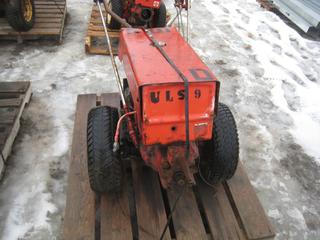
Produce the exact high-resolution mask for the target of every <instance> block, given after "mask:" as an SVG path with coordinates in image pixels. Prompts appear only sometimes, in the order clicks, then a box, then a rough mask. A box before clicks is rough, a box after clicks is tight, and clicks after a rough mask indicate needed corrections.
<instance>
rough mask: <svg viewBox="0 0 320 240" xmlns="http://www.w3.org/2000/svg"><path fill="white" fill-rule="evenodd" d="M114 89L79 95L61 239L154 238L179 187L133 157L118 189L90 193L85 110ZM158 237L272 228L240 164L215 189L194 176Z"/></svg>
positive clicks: (112, 98) (111, 98) (251, 234)
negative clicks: (166, 184)
mask: <svg viewBox="0 0 320 240" xmlns="http://www.w3.org/2000/svg"><path fill="white" fill-rule="evenodd" d="M119 102H120V100H119V96H118V94H116V93H113V94H103V95H102V96H101V97H99V98H97V96H96V95H95V94H86V95H79V96H78V101H77V110H76V115H75V125H74V133H73V143H72V151H71V161H70V168H69V177H68V189H67V204H66V210H65V217H64V227H63V239H65V240H67V239H68V240H72V239H101V240H103V239H116V240H118V239H125V240H127V239H159V237H160V235H161V231H162V229H163V227H164V226H165V224H166V218H167V215H168V213H169V209H170V207H172V203H173V201H174V200H175V199H176V197H177V194H178V192H179V191H180V189H175V190H168V191H165V190H163V189H162V188H161V187H160V183H159V180H158V176H157V174H156V173H155V172H154V171H153V170H152V169H150V168H149V167H145V166H143V164H142V162H141V160H138V159H133V160H132V161H131V167H129V168H127V171H126V177H125V184H124V188H123V191H122V192H121V193H119V194H117V195H111V194H105V195H102V196H98V195H95V194H94V193H93V192H92V191H91V189H90V186H89V180H88V175H87V153H86V151H87V148H86V129H87V126H86V124H87V114H88V112H89V110H90V109H91V108H93V107H95V106H97V105H100V104H101V105H111V106H117V104H118V103H119ZM172 222H173V223H172V224H171V225H170V229H169V230H170V231H169V230H168V231H167V232H166V235H165V238H164V239H228V240H230V239H272V238H273V237H274V235H275V234H274V231H273V229H272V227H271V225H270V223H269V220H268V218H267V217H266V214H265V212H264V210H263V208H262V206H261V204H260V202H259V200H258V198H257V196H256V194H255V191H254V189H253V187H252V185H251V184H250V181H249V179H248V177H247V175H246V173H245V171H244V169H243V167H242V165H241V164H240V165H239V167H238V170H237V172H236V174H235V176H234V177H233V178H232V179H231V180H230V181H228V182H226V183H224V184H220V185H218V186H217V187H216V188H215V189H213V188H211V187H208V186H207V185H205V184H203V183H202V182H201V181H199V183H198V185H197V186H196V187H195V188H194V189H187V190H186V191H185V192H184V194H183V197H182V198H181V199H180V201H179V202H178V204H177V208H176V211H175V212H174V214H173V221H172Z"/></svg>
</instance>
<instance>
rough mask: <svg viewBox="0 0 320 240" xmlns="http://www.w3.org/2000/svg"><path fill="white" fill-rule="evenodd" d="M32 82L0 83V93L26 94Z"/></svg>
mask: <svg viewBox="0 0 320 240" xmlns="http://www.w3.org/2000/svg"><path fill="white" fill-rule="evenodd" d="M29 87H30V82H0V93H24V92H26V91H27V89H28V88H29Z"/></svg>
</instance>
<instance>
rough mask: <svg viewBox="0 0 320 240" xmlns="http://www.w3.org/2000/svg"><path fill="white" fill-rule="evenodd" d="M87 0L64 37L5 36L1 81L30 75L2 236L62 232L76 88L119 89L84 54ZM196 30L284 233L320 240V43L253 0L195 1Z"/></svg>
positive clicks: (246, 157)
mask: <svg viewBox="0 0 320 240" xmlns="http://www.w3.org/2000/svg"><path fill="white" fill-rule="evenodd" d="M170 4H172V3H171V2H170ZM90 5H91V3H90V1H87V0H68V11H69V18H68V22H67V25H66V29H65V38H64V43H63V44H62V45H61V46H55V45H53V44H52V43H50V42H40V43H39V42H28V43H26V44H24V45H16V44H15V43H9V42H8V43H3V42H1V43H0V46H1V53H0V56H1V57H0V69H1V71H0V79H1V81H17V80H30V81H32V84H33V98H32V101H31V103H30V105H29V107H28V108H27V109H26V111H25V112H24V114H23V124H22V128H21V131H20V133H19V136H18V138H17V139H16V142H15V145H14V148H13V153H12V155H11V157H10V158H9V163H8V168H7V171H6V175H5V178H4V180H3V181H2V182H1V184H0V238H1V239H5V240H11V239H59V236H60V231H61V223H62V220H63V212H64V207H65V192H66V179H67V172H68V156H69V149H70V148H69V147H70V144H71V136H72V128H73V120H74V111H75V103H76V96H77V94H80V93H101V92H112V91H116V85H115V83H114V81H113V74H112V69H111V64H110V62H109V59H108V58H106V57H103V56H86V55H85V53H84V46H83V45H84V36H85V32H86V28H87V22H88V17H89V14H90ZM191 29H192V31H191V44H192V46H193V47H194V48H195V49H196V51H197V52H198V54H199V55H200V56H201V57H202V58H203V60H204V62H205V63H206V64H208V65H209V67H210V68H211V69H212V70H213V71H214V72H215V74H216V75H217V77H218V78H219V79H220V81H221V82H222V84H221V101H223V102H225V103H226V104H228V105H229V106H230V107H231V109H232V111H233V113H234V115H235V118H236V121H237V124H238V128H239V135H240V142H241V159H242V161H243V163H244V165H245V168H246V169H247V171H248V174H249V177H250V179H251V180H252V183H253V185H254V186H255V188H256V190H257V193H258V196H259V198H260V200H261V201H262V204H263V206H264V208H265V209H266V212H267V214H268V215H269V217H270V219H271V221H272V223H273V225H274V227H275V228H276V230H277V233H278V234H277V239H297V240H300V239H308V240H309V239H310V240H312V239H320V201H319V199H320V148H319V146H320V111H319V110H320V94H319V93H320V80H319V76H320V68H319V65H320V43H319V42H313V41H310V40H306V39H303V38H302V37H301V36H300V35H299V34H297V33H296V32H295V30H293V29H291V28H290V27H288V26H287V25H286V24H285V23H283V22H282V20H281V19H280V18H279V17H277V16H276V15H274V14H273V13H271V12H268V11H265V10H263V9H261V8H260V7H259V5H258V4H257V3H256V2H255V0H219V1H218V0H199V1H194V2H193V4H192V12H191Z"/></svg>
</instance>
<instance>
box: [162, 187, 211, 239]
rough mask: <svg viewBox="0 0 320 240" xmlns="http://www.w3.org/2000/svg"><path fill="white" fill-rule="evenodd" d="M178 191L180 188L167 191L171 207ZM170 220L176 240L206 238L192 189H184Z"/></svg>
mask: <svg viewBox="0 0 320 240" xmlns="http://www.w3.org/2000/svg"><path fill="white" fill-rule="evenodd" d="M180 191H181V189H172V190H171V189H170V190H168V191H167V193H168V198H169V202H170V207H171V209H172V205H173V203H174V201H175V200H176V198H177V197H178V194H179V193H180ZM172 221H173V226H174V230H175V233H176V238H177V240H180V239H181V240H183V239H190V240H191V239H199V240H200V239H206V240H207V239H208V237H207V233H206V231H205V228H204V225H203V222H202V219H201V216H200V212H199V209H198V208H197V202H196V199H195V196H194V194H193V191H192V189H190V188H188V189H186V190H184V193H183V196H182V197H181V198H180V200H179V202H178V203H177V207H176V210H175V211H174V213H173V216H172Z"/></svg>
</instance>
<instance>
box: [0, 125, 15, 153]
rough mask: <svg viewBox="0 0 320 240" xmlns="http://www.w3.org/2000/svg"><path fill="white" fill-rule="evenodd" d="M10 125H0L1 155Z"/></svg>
mask: <svg viewBox="0 0 320 240" xmlns="http://www.w3.org/2000/svg"><path fill="white" fill-rule="evenodd" d="M11 129H12V125H11V124H0V152H1V153H2V149H3V147H4V145H5V143H6V141H7V138H8V136H9V134H10V132H11Z"/></svg>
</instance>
